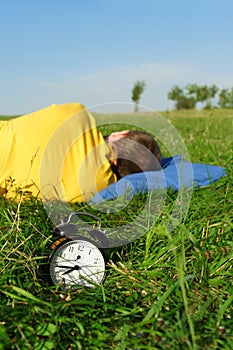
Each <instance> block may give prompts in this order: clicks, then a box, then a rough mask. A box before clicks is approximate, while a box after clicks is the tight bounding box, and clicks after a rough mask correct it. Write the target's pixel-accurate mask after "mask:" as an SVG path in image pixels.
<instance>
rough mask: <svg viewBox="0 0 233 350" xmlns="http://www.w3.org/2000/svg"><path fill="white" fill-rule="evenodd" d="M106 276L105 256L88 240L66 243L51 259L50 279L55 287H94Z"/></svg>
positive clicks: (56, 250)
mask: <svg viewBox="0 0 233 350" xmlns="http://www.w3.org/2000/svg"><path fill="white" fill-rule="evenodd" d="M104 276H105V260H104V257H103V254H102V253H101V251H100V250H99V249H98V247H96V246H95V245H94V244H93V243H91V242H89V241H87V240H84V239H77V240H73V241H66V242H64V243H62V244H61V245H59V246H58V247H57V248H56V249H55V251H54V252H53V253H52V255H51V257H50V277H51V279H52V282H53V283H54V284H55V285H57V284H61V285H64V286H65V287H71V286H74V285H80V286H86V287H94V285H95V284H100V283H101V282H102V281H103V280H104Z"/></svg>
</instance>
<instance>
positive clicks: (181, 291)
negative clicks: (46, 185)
mask: <svg viewBox="0 0 233 350" xmlns="http://www.w3.org/2000/svg"><path fill="white" fill-rule="evenodd" d="M161 115H162V116H163V119H161V125H160V129H157V128H158V125H157V124H156V123H155V119H153V113H150V112H149V113H140V112H139V113H138V114H136V115H132V114H128V115H126V116H121V115H100V114H98V115H96V119H97V121H98V123H99V124H100V128H101V130H102V131H103V133H108V132H109V131H111V130H115V129H117V127H118V126H119V125H117V123H118V122H121V123H123V122H124V123H125V124H127V123H135V120H136V119H137V120H139V122H137V124H140V125H141V126H142V127H143V126H144V127H145V126H146V128H147V129H150V130H152V131H155V132H157V133H158V130H160V131H163V132H164V135H165V136H166V130H164V125H166V123H167V125H170V126H171V127H172V128H173V127H174V128H173V129H172V130H174V132H175V134H174V135H175V136H174V137H176V136H177V135H178V136H180V140H182V144H184V145H185V147H186V148H187V150H186V152H188V153H187V154H188V156H189V157H190V159H191V160H192V161H193V162H197V163H208V164H214V165H220V166H223V167H225V168H226V170H227V176H226V177H224V178H222V179H220V180H219V181H217V182H216V183H213V184H211V185H210V186H208V187H205V188H200V189H195V190H194V191H193V194H192V198H191V202H190V205H189V208H188V212H187V215H186V216H185V217H184V218H183V220H182V222H180V223H179V225H178V226H177V227H175V228H174V230H173V231H172V232H168V231H167V229H166V217H167V215H168V214H169V212H170V211H171V208H172V206H173V203H174V200H176V194H175V193H173V192H168V193H167V197H166V203H165V206H164V208H163V212H162V214H161V216H160V217H159V219H158V220H157V221H156V223H154V224H153V225H152V227H150V228H149V229H148V230H146V228H145V234H144V235H142V236H141V237H140V238H138V239H137V240H135V241H133V242H131V243H129V244H127V245H125V246H122V247H119V248H115V249H112V250H110V251H109V253H108V254H109V260H108V261H109V263H108V269H107V270H108V271H107V276H106V280H105V281H104V283H103V285H102V286H99V287H96V288H78V289H76V290H69V291H64V290H61V289H59V288H58V287H52V286H49V285H48V284H47V283H46V282H45V281H44V280H43V279H42V277H41V273H40V271H41V266H43V264H45V261H46V259H45V256H46V254H47V252H48V251H49V246H50V243H51V242H52V233H51V232H52V228H53V224H52V223H51V221H50V220H49V218H48V216H47V213H46V211H45V209H44V207H43V205H42V204H41V203H40V202H39V201H38V200H36V199H34V198H30V197H28V198H26V199H25V200H24V201H22V202H20V203H14V202H13V201H11V200H9V199H3V198H0V233H1V234H0V272H1V274H0V285H1V300H0V310H1V314H0V315H1V316H0V350H3V349H17V350H24V349H33V350H39V349H40V350H47V349H64V350H71V349H80V350H97V349H100V350H101V349H106V350H107V349H115V350H136V349H137V350H143V349H162V350H164V349H171V350H176V349H177V350H181V349H184V350H186V349H190V350H191V349H192V350H195V349H200V350H207V349H208V350H210V349H211V350H213V349H216V350H217V349H223V350H231V349H233V306H232V304H233V285H232V264H233V249H232V248H233V239H232V234H233V220H232V219H233V193H232V192H233V191H232V189H233V169H232V168H233V137H232V132H233V111H232V110H212V111H207V110H205V111H204V110H203V111H170V112H169V111H166V112H162V113H161ZM164 120H165V124H163V121H164ZM132 121H133V122H132ZM168 136H169V135H168ZM178 136H177V137H178ZM161 148H162V151H163V154H164V156H169V155H170V154H171V152H172V151H174V152H176V151H177V150H179V149H178V148H177V147H176V144H175V143H174V144H173V143H172V142H171V143H169V141H167V144H162V143H161ZM173 155H174V154H173ZM143 203H145V196H144V195H138V196H136V197H135V198H134V199H133V200H132V201H131V203H130V205H129V208H125V209H124V210H121V211H119V212H116V213H109V212H100V213H98V212H97V210H96V209H95V210H94V209H93V208H89V207H88V206H87V204H78V205H74V210H81V211H88V212H90V213H94V214H96V215H99V216H100V217H101V219H102V222H103V227H104V226H107V225H112V226H114V225H116V226H117V225H118V224H122V223H123V222H124V221H126V222H130V221H131V220H133V218H134V215H135V213H137V212H140V209H141V208H143Z"/></svg>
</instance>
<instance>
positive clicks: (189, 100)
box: [167, 85, 196, 109]
mask: <svg viewBox="0 0 233 350" xmlns="http://www.w3.org/2000/svg"><path fill="white" fill-rule="evenodd" d="M167 96H168V99H169V100H173V101H176V104H175V106H176V109H192V108H195V106H196V100H195V98H194V97H193V96H185V94H184V91H183V90H182V89H181V88H180V87H179V86H178V85H176V86H174V87H173V88H172V89H171V91H169V93H168V95H167Z"/></svg>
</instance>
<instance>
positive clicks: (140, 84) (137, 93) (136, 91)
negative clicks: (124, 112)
mask: <svg viewBox="0 0 233 350" xmlns="http://www.w3.org/2000/svg"><path fill="white" fill-rule="evenodd" d="M145 87H146V83H145V81H144V80H141V81H139V80H138V81H136V83H135V84H134V87H133V89H132V101H134V103H135V106H134V112H137V111H138V103H139V100H140V98H141V95H142V93H143V91H144V90H145Z"/></svg>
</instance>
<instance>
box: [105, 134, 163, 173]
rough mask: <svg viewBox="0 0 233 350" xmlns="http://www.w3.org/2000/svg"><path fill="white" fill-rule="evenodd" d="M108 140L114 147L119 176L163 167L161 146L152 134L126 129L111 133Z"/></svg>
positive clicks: (115, 163)
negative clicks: (161, 163)
mask: <svg viewBox="0 0 233 350" xmlns="http://www.w3.org/2000/svg"><path fill="white" fill-rule="evenodd" d="M107 142H108V143H109V145H110V146H111V147H112V149H113V153H114V166H115V167H116V169H115V170H116V172H117V173H118V176H119V177H123V176H126V175H128V174H133V173H138V172H141V171H155V170H159V169H161V165H160V161H161V152H160V148H159V146H158V144H157V142H156V141H155V139H154V138H153V136H151V135H150V134H148V133H145V132H143V131H138V130H135V131H130V130H124V131H120V132H116V133H112V134H111V135H109V136H108V138H107Z"/></svg>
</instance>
